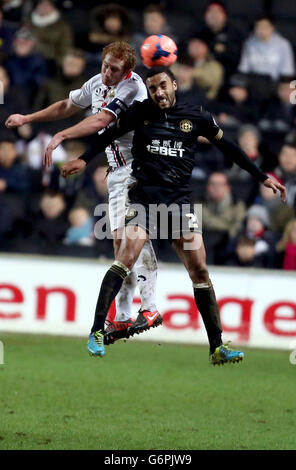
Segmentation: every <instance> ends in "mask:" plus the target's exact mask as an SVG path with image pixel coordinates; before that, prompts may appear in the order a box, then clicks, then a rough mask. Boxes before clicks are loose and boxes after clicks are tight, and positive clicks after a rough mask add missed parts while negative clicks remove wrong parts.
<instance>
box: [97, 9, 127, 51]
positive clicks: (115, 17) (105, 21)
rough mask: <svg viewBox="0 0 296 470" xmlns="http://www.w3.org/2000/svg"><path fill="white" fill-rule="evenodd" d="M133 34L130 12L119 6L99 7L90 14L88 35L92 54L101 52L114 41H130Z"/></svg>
mask: <svg viewBox="0 0 296 470" xmlns="http://www.w3.org/2000/svg"><path fill="white" fill-rule="evenodd" d="M130 32H131V21H130V16H129V12H128V11H127V10H126V9H125V8H124V7H122V6H121V5H119V4H116V3H110V4H104V5H99V6H97V7H95V8H94V9H93V10H91V12H90V31H89V35H88V41H89V47H88V50H89V51H90V52H92V51H94V52H96V53H97V52H100V51H102V49H103V48H104V47H105V46H106V45H107V44H110V43H111V42H114V41H120V40H122V41H128V40H129V37H130Z"/></svg>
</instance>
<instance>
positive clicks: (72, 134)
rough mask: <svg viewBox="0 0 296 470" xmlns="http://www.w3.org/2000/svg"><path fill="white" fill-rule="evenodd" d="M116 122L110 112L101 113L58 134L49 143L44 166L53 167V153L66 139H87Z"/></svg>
mask: <svg viewBox="0 0 296 470" xmlns="http://www.w3.org/2000/svg"><path fill="white" fill-rule="evenodd" d="M114 120H115V115H114V114H113V113H110V112H108V111H100V112H99V113H98V114H95V115H94V116H89V117H87V118H85V119H83V121H81V122H79V123H78V124H76V125H75V126H72V127H68V128H67V129H64V130H63V131H60V132H58V133H57V134H55V135H54V136H53V138H52V139H51V141H50V142H49V144H48V146H47V148H46V151H45V155H44V157H43V165H44V166H45V167H50V166H51V165H52V152H53V151H54V149H56V148H57V147H58V146H59V145H60V144H61V143H62V142H63V141H64V140H66V139H76V138H78V137H86V136H88V135H91V134H94V133H96V132H98V131H100V130H102V129H104V128H105V127H107V126H108V125H109V124H110V123H111V122H112V121H114Z"/></svg>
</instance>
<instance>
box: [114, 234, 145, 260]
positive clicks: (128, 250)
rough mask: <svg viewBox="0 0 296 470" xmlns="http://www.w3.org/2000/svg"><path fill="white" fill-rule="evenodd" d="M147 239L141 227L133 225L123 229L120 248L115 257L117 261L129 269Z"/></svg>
mask: <svg viewBox="0 0 296 470" xmlns="http://www.w3.org/2000/svg"><path fill="white" fill-rule="evenodd" d="M147 239H148V235H147V233H146V231H145V230H143V229H142V228H141V227H137V226H135V225H128V226H127V227H125V228H124V229H123V231H122V238H121V242H120V247H119V250H118V253H117V256H116V259H117V261H120V262H121V263H123V264H124V265H125V266H127V267H128V268H129V269H131V268H132V267H133V266H134V264H135V262H136V261H137V259H138V257H139V254H140V253H141V250H142V248H143V246H144V244H145V242H146V240H147Z"/></svg>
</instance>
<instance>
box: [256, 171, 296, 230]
mask: <svg viewBox="0 0 296 470" xmlns="http://www.w3.org/2000/svg"><path fill="white" fill-rule="evenodd" d="M266 174H267V175H268V176H269V177H270V178H274V179H276V180H277V181H278V182H279V183H280V184H283V182H282V180H281V179H280V178H278V177H277V176H276V175H275V174H274V173H266ZM255 204H261V205H262V206H264V207H265V208H266V209H267V210H268V214H269V218H270V228H271V230H272V231H273V232H274V233H275V234H276V235H277V236H278V235H280V234H282V233H283V230H284V228H285V226H286V225H287V223H288V222H289V220H291V219H292V218H293V217H294V216H295V213H294V209H293V208H292V207H290V206H288V205H287V204H283V203H282V201H281V199H280V198H279V197H278V195H277V194H274V192H273V191H271V190H270V189H269V188H266V187H265V186H263V185H260V187H259V195H258V196H257V197H256V199H255Z"/></svg>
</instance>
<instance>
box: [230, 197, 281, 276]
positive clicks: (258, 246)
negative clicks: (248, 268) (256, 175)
mask: <svg viewBox="0 0 296 470" xmlns="http://www.w3.org/2000/svg"><path fill="white" fill-rule="evenodd" d="M246 238H247V239H249V240H253V244H254V246H253V250H251V243H247V245H248V246H249V248H243V250H241V251H243V252H245V253H244V255H241V254H240V253H238V251H237V245H238V243H239V242H240V241H241V240H243V241H246ZM275 240H276V237H275V235H274V234H273V233H272V231H271V230H270V220H269V214H268V211H267V209H266V208H265V207H263V206H260V205H257V204H254V205H253V206H251V207H250V208H249V209H248V211H247V213H246V217H245V221H244V227H243V229H242V230H241V231H240V232H239V234H238V236H237V237H236V238H235V239H233V240H231V243H230V244H229V245H228V249H227V251H228V256H227V258H228V259H229V264H232V265H233V264H236V265H243V264H240V263H241V261H239V259H240V258H242V262H243V263H248V264H247V265H256V266H257V267H259V266H262V267H266V268H268V267H269V268H270V267H273V266H274V263H275V256H274V255H275V250H274V248H275ZM251 252H252V256H251Z"/></svg>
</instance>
